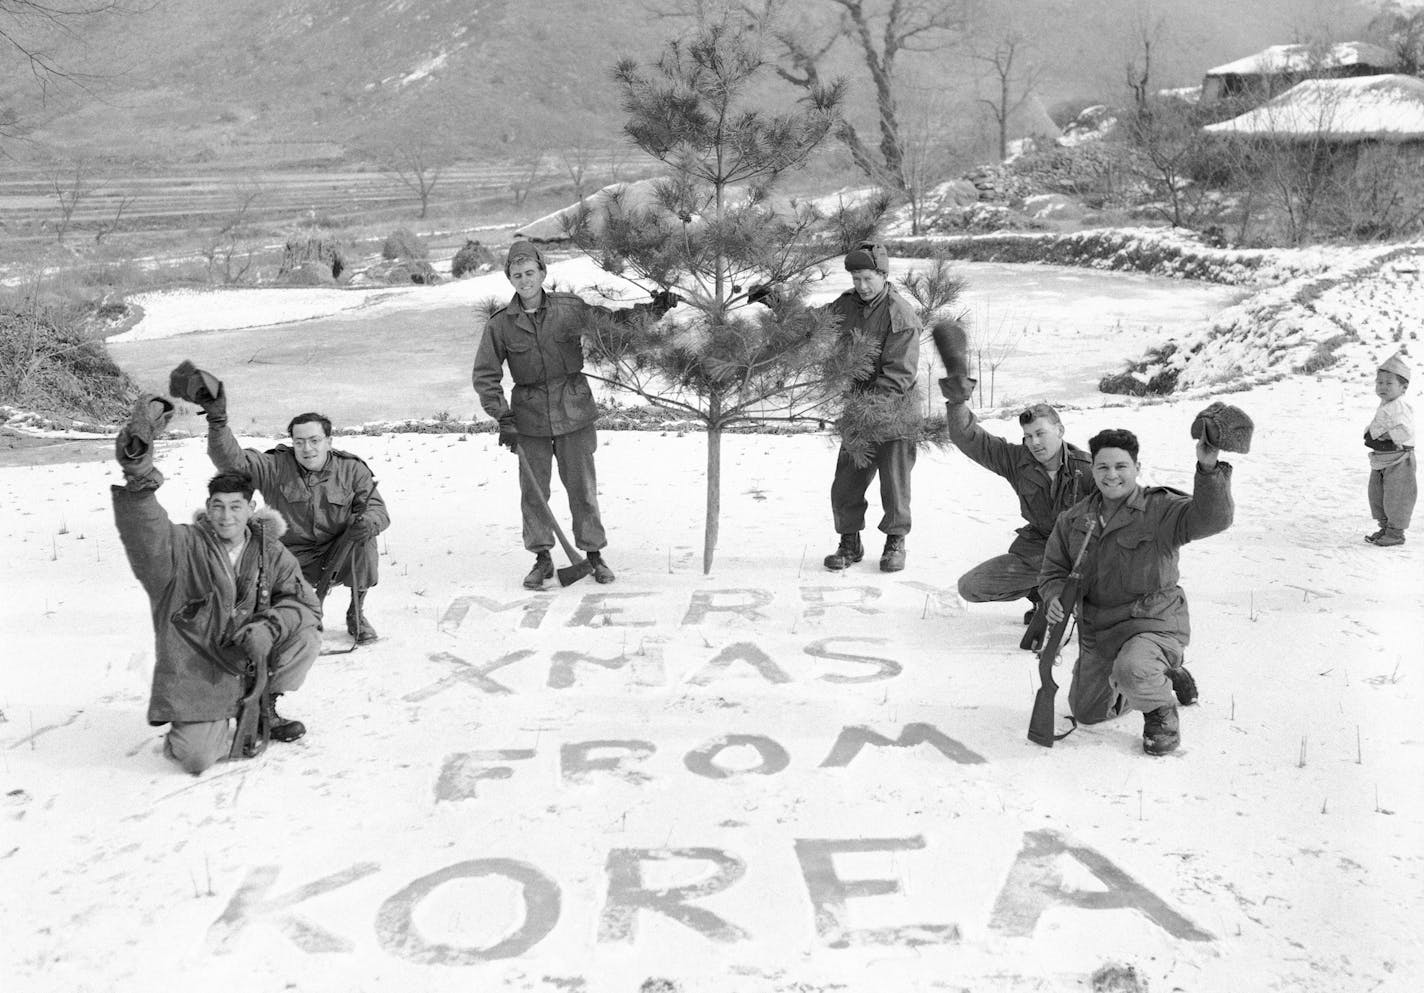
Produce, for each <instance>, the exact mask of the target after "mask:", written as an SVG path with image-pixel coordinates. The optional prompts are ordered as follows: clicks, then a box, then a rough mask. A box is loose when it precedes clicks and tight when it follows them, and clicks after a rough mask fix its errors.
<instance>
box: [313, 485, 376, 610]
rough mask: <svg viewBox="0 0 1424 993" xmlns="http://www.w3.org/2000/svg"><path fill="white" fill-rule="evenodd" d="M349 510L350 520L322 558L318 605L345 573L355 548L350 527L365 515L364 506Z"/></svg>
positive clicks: (354, 540) (317, 590) (317, 592)
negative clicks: (350, 511)
mask: <svg viewBox="0 0 1424 993" xmlns="http://www.w3.org/2000/svg"><path fill="white" fill-rule="evenodd" d="M351 510H352V513H351V520H350V521H348V522H347V524H346V529H345V530H344V531H342V532H341V534H339V535H338V536H337V538H336V540H335V541H333V542H332V543H331V547H330V548H328V549H327V550H326V555H324V556H322V560H321V572H320V574H319V575H318V576H317V580H316V598H317V601H318V602H319V603H326V595H327V594H328V593H330V592H331V587H332V586H334V585H335V584H336V580H337V579H338V578H339V577H340V576H341V574H342V572H344V571H345V569H346V565H347V563H348V562H350V561H351V556H352V550H353V549H354V548H355V547H356V539H354V538H352V537H351V525H352V524H355V523H356V522H357V521H359V520H360V519H361V516H362V515H363V514H365V513H366V506H365V504H363V503H356V504H353V505H352V507H351ZM354 581H355V580H354V577H353V582H354ZM353 588H354V587H353Z"/></svg>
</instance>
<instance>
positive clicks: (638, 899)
mask: <svg viewBox="0 0 1424 993" xmlns="http://www.w3.org/2000/svg"><path fill="white" fill-rule="evenodd" d="M925 847H926V846H925V840H924V838H923V836H920V835H913V836H910V837H903V838H798V839H796V840H795V842H794V844H793V852H794V855H795V858H796V861H797V863H798V866H799V868H800V872H801V878H802V880H803V881H804V883H805V887H806V896H807V897H808V898H809V903H810V911H811V913H810V918H809V924H810V926H811V928H813V929H814V935H815V940H816V942H817V943H818V944H819V945H820V946H823V947H826V948H834V949H838V948H850V947H855V946H867V945H869V946H876V945H879V946H923V945H932V944H951V943H954V942H958V941H959V940H960V928H959V925H958V924H957V923H954V922H936V923H904V924H890V925H886V926H881V927H873V928H857V927H852V926H851V925H850V923H848V921H849V915H848V912H847V905H848V903H849V902H850V901H851V900H864V899H871V898H874V897H880V896H886V895H889V894H895V893H901V892H902V889H901V885H900V880H899V879H895V878H879V879H876V878H870V879H865V878H860V879H846V878H843V877H842V876H841V875H840V872H839V870H838V869H837V866H836V858H837V856H840V855H851V856H857V855H864V854H865V853H872V852H884V853H899V852H915V851H921V850H923V849H925ZM967 855H968V857H970V858H974V857H976V856H975V855H974V853H967ZM1065 860H1072V861H1074V862H1076V863H1078V865H1079V866H1080V867H1081V868H1082V869H1084V870H1086V871H1087V872H1088V873H1089V874H1090V875H1091V876H1092V877H1093V878H1094V879H1095V880H1096V881H1097V883H1098V884H1099V885H1100V886H1101V888H1100V889H1092V890H1083V889H1077V888H1073V887H1070V886H1067V885H1065V883H1064V881H1063V876H1062V873H1061V871H1060V866H1061V865H1062V864H1063V862H1064V861H1065ZM906 861H909V860H906ZM670 862H679V863H688V862H691V863H704V864H705V865H706V866H707V869H706V871H705V872H704V873H703V874H702V875H701V876H700V878H697V879H696V880H694V881H692V882H689V883H685V884H682V885H673V886H655V885H651V884H650V883H649V881H648V879H647V878H646V875H645V868H647V867H657V866H662V865H666V864H667V863H670ZM897 864H899V860H898V859H897ZM604 869H605V876H606V879H607V884H606V887H605V888H604V890H603V903H602V907H601V909H600V911H599V913H598V928H597V932H596V941H597V942H598V943H599V944H601V945H629V944H632V943H634V942H635V941H636V939H637V937H638V933H639V924H640V921H642V920H643V919H644V918H645V917H648V916H657V917H661V918H665V919H667V920H669V921H674V922H676V923H677V924H680V925H682V926H684V927H687V928H690V929H691V930H693V931H695V932H697V933H698V934H700V935H702V936H703V937H704V938H706V939H707V940H708V941H711V942H714V943H716V944H735V943H738V942H746V941H751V940H754V939H753V936H752V934H751V933H750V932H749V931H748V930H747V929H746V928H745V927H743V926H742V925H740V924H738V923H737V921H736V920H735V919H733V918H732V917H730V916H724V914H723V913H719V912H717V911H713V910H709V909H708V908H706V907H703V906H698V905H697V903H698V902H699V901H703V900H705V899H706V898H708V897H711V896H713V895H715V894H719V893H722V892H724V891H726V890H729V889H731V888H732V887H733V886H735V885H737V884H738V883H740V882H741V881H742V880H743V879H745V878H747V876H748V871H747V870H748V867H747V863H746V861H744V860H743V859H742V858H740V857H739V856H737V855H736V854H734V853H732V852H728V851H725V850H723V849H720V848H712V847H684V848H614V849H612V850H610V851H609V853H608V858H607V861H606V862H605V865H604ZM378 871H380V866H378V865H377V864H375V863H371V862H364V863H360V864H357V865H354V866H352V867H350V868H349V869H346V870H344V871H342V872H339V873H335V874H333V875H331V876H327V877H325V878H323V879H319V880H316V881H315V882H311V883H307V884H305V885H303V886H300V887H298V888H297V889H295V890H292V891H291V892H289V893H286V894H283V895H280V896H274V895H272V894H271V890H272V887H273V885H274V884H275V883H276V881H277V875H278V869H277V867H276V866H260V867H258V868H255V869H252V870H251V871H250V872H249V873H248V876H247V879H246V880H245V881H244V882H243V884H242V886H241V887H240V888H239V889H238V891H237V893H235V894H234V895H233V897H232V899H231V901H229V903H228V906H227V908H226V910H224V911H223V913H222V916H220V917H219V918H218V919H217V920H216V921H215V922H213V924H212V925H211V927H209V929H208V946H209V949H210V950H211V951H212V952H213V953H215V954H219V955H221V954H226V953H231V952H235V951H236V950H237V943H238V938H239V937H240V936H241V935H242V934H243V933H244V932H245V931H246V930H247V929H248V928H249V927H251V926H253V925H256V924H259V923H263V924H267V925H269V926H272V927H275V928H276V929H277V930H278V931H279V932H280V933H281V934H283V935H284V936H285V937H286V938H287V939H288V940H290V941H291V942H292V943H293V944H295V945H297V947H299V948H301V949H302V950H303V951H305V952H307V953H309V954H319V953H338V954H351V953H354V952H355V951H356V946H355V944H354V943H353V942H352V941H351V940H350V939H348V938H346V937H343V936H342V935H339V934H335V933H333V932H332V931H329V930H328V929H326V928H325V927H323V926H321V925H320V924H318V923H316V922H314V921H313V920H311V919H310V918H308V917H304V916H302V915H301V914H299V913H298V912H297V911H296V909H295V908H296V906H297V905H298V904H301V903H303V902H305V901H307V900H310V899H313V898H314V897H318V896H322V895H324V894H327V893H330V892H332V891H334V890H338V889H341V888H343V887H346V886H349V885H351V884H352V883H355V882H356V881H358V880H360V879H363V878H365V877H367V876H369V875H372V874H373V873H376V872H378ZM651 875H654V876H657V877H658V878H663V879H666V878H667V876H666V873H665V872H663V871H654V872H652V873H651ZM769 878H776V879H779V878H780V876H779V875H776V876H771V877H769ZM486 879H493V880H497V881H503V884H504V885H505V886H508V884H510V883H512V884H513V886H514V888H515V889H516V890H517V893H518V897H517V900H518V902H519V903H520V904H521V909H522V914H521V915H520V916H519V923H518V925H517V926H516V927H515V928H514V930H513V931H512V932H509V933H505V934H503V935H502V936H500V937H499V939H498V940H496V941H493V942H491V943H489V944H483V945H481V944H475V943H470V944H453V943H450V942H442V941H434V940H431V938H430V937H428V936H427V935H426V934H424V933H423V932H422V930H421V928H420V925H419V923H418V921H419V920H420V919H421V913H420V911H421V908H422V906H423V905H426V904H427V901H430V903H431V905H434V904H436V903H438V898H437V899H436V900H432V897H434V896H435V894H437V893H438V892H439V891H440V890H441V889H442V888H443V887H446V886H448V885H450V884H463V885H466V886H468V885H469V884H470V881H472V880H486ZM786 895H787V894H785V893H784V892H783V891H782V890H781V889H779V888H777V887H768V888H767V889H765V890H762V891H758V893H757V896H756V899H757V900H758V902H761V901H764V900H766V899H776V898H778V897H784V896H786ZM563 904H564V893H563V889H562V888H561V887H560V886H559V883H558V882H557V881H556V880H555V879H554V878H553V877H552V876H550V875H549V874H548V873H546V872H544V871H543V870H542V869H540V868H539V867H538V866H535V865H533V864H531V863H529V862H525V861H521V860H518V859H509V858H479V859H471V860H468V861H463V862H456V863H454V864H452V865H448V866H445V867H444V868H442V869H439V870H437V871H435V872H432V873H429V874H428V875H424V876H421V877H420V878H418V879H415V880H413V881H412V882H410V883H409V884H407V885H405V886H403V887H401V888H400V889H399V890H397V891H396V892H395V893H393V894H392V895H391V896H389V897H387V898H386V899H385V900H384V901H383V902H382V904H381V906H380V907H379V909H378V910H377V911H376V921H375V930H376V938H377V941H378V942H379V943H380V946H381V948H383V949H384V950H385V951H386V952H388V953H389V954H392V955H395V956H399V957H400V958H403V959H407V960H409V961H411V962H416V963H420V964H422V965H441V966H469V965H477V964H479V963H482V962H490V961H494V960H498V959H509V958H514V957H516V956H519V955H523V954H525V953H526V952H528V951H530V950H531V949H533V948H534V947H535V946H536V945H538V944H539V943H540V942H541V941H543V940H544V939H545V938H547V937H548V936H549V935H550V934H551V933H552V932H553V931H554V929H555V928H556V927H557V926H558V924H559V921H560V918H561V916H562V912H563ZM460 905H461V907H462V908H464V910H463V912H464V913H467V914H476V915H478V914H480V913H481V911H485V912H486V913H488V914H489V915H490V916H491V917H492V918H493V920H492V921H483V920H482V921H481V923H482V924H490V923H492V924H494V925H496V926H499V925H502V924H503V923H504V921H505V916H506V915H505V914H504V912H503V911H502V910H501V909H498V908H495V907H494V906H493V904H491V903H488V902H486V901H481V900H470V899H468V898H465V899H463V900H462V901H461V903H460ZM795 905H796V906H797V907H798V909H799V908H800V907H803V906H804V904H801V903H800V902H799V900H798V901H796V904H795ZM719 906H725V904H719ZM1055 907H1067V908H1071V909H1074V910H1080V911H1100V910H1131V911H1135V912H1137V913H1139V914H1141V915H1143V916H1144V917H1146V918H1147V919H1148V920H1150V921H1151V922H1153V923H1154V924H1156V925H1157V926H1158V927H1160V928H1161V929H1162V930H1164V931H1166V932H1167V933H1168V934H1170V935H1171V936H1172V937H1174V938H1177V939H1179V940H1183V941H1211V940H1212V936H1211V934H1209V933H1208V932H1206V931H1204V930H1202V929H1201V928H1199V927H1198V926H1197V925H1195V924H1193V923H1192V922H1191V921H1190V920H1188V919H1187V918H1186V917H1184V916H1183V915H1182V914H1180V913H1179V912H1177V911H1176V910H1174V909H1173V908H1172V907H1171V906H1169V905H1168V904H1167V902H1166V901H1165V900H1163V899H1162V898H1161V897H1159V896H1157V895H1156V894H1155V893H1153V892H1152V891H1151V890H1149V889H1148V888H1147V887H1145V886H1143V885H1142V884H1141V883H1139V882H1138V881H1137V880H1135V879H1134V878H1132V876H1130V875H1128V873H1127V872H1125V871H1124V870H1123V869H1121V868H1120V867H1119V866H1117V865H1116V864H1115V863H1114V862H1112V860H1110V859H1108V858H1107V857H1106V856H1104V855H1103V854H1101V853H1100V852H1098V851H1096V850H1095V849H1092V848H1089V847H1087V846H1084V845H1075V844H1072V843H1070V842H1068V841H1067V840H1065V839H1064V838H1063V837H1062V836H1060V835H1059V834H1058V833H1056V832H1054V831H1029V832H1027V833H1025V835H1024V841H1023V846H1022V847H1021V848H1020V850H1019V852H1018V855H1017V856H1016V857H1015V859H1014V862H1013V865H1011V866H1010V867H1009V870H1008V874H1007V877H1006V878H1005V881H1004V883H1003V886H1002V887H1001V888H1000V890H999V894H998V897H997V898H996V899H995V901H994V907H993V910H992V912H991V914H990V918H989V930H991V931H994V932H997V933H999V934H1000V935H1002V936H1005V937H1013V938H1031V937H1032V936H1033V933H1034V930H1035V928H1036V927H1037V925H1038V922H1039V920H1040V919H1041V918H1042V917H1043V915H1044V913H1045V912H1047V911H1048V910H1050V909H1052V908H1055ZM728 913H730V912H728ZM807 933H808V936H809V934H810V933H811V932H810V931H809V930H808V932H807Z"/></svg>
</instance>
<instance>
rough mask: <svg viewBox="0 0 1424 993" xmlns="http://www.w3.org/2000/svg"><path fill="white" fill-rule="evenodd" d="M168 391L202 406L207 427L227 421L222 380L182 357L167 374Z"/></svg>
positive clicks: (225, 399) (216, 425)
mask: <svg viewBox="0 0 1424 993" xmlns="http://www.w3.org/2000/svg"><path fill="white" fill-rule="evenodd" d="M168 392H169V393H172V394H173V395H174V396H177V397H182V398H183V399H184V400H187V401H188V402H189V403H196V404H197V405H198V406H200V407H202V408H203V415H204V416H205V417H207V419H208V426H209V427H221V426H222V425H224V424H226V423H227V394H226V393H225V392H224V390H223V384H222V381H221V380H219V379H218V378H217V377H216V376H214V375H213V374H212V373H210V372H204V371H203V370H202V369H199V368H197V367H196V366H195V365H193V363H192V362H190V361H189V360H188V359H184V360H183V361H182V362H180V363H178V365H177V366H175V367H174V369H173V371H172V372H170V373H169V374H168Z"/></svg>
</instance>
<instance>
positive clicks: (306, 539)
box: [169, 362, 391, 644]
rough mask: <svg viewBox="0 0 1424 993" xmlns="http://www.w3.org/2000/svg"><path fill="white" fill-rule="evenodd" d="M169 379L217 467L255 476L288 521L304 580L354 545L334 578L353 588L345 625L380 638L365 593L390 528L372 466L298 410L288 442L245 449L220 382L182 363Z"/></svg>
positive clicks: (320, 420) (358, 634)
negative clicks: (343, 546)
mask: <svg viewBox="0 0 1424 993" xmlns="http://www.w3.org/2000/svg"><path fill="white" fill-rule="evenodd" d="M169 384H170V388H172V389H173V391H174V393H175V394H177V395H180V396H182V397H183V398H184V399H186V400H189V401H191V402H193V403H197V404H199V405H200V406H201V407H202V408H203V413H204V414H205V415H206V416H207V419H208V457H209V458H210V459H212V461H213V465H214V466H216V467H217V470H218V471H219V472H241V473H245V474H247V475H248V476H251V477H252V480H253V482H254V483H255V484H256V487H257V489H258V491H259V492H260V493H261V494H262V499H263V500H264V501H265V502H266V503H267V504H268V505H269V506H271V507H273V508H275V509H276V510H277V511H278V512H279V513H280V514H281V515H282V516H283V517H284V518H285V519H286V521H287V525H288V527H287V531H286V533H285V534H284V535H283V536H282V544H284V545H286V546H287V549H288V550H289V551H291V553H292V554H293V555H294V556H296V559H297V562H298V563H300V565H301V568H302V575H304V576H305V577H306V579H307V582H309V583H312V584H316V583H317V582H319V580H320V579H321V575H322V569H323V566H324V565H325V564H326V562H327V561H328V560H327V556H328V554H329V553H331V552H332V551H333V549H334V548H335V546H336V544H337V542H338V539H341V540H344V541H349V542H354V543H355V549H354V550H355V554H353V555H352V556H351V557H350V559H349V560H348V564H347V565H346V566H344V567H343V568H342V569H341V571H340V572H339V573H338V574H337V575H336V576H335V578H334V580H333V581H334V582H335V583H338V584H340V585H343V586H349V587H351V605H350V606H349V607H348V608H347V609H346V630H347V631H348V632H349V633H350V634H351V636H352V637H353V638H355V639H356V641H357V643H359V644H367V643H369V642H372V641H375V640H376V629H375V628H373V627H372V626H371V622H370V621H368V620H366V614H365V597H366V591H367V590H369V589H370V588H371V587H373V586H375V585H376V583H377V581H378V579H379V569H378V561H379V558H380V550H379V548H378V547H377V543H376V536H377V535H378V534H380V533H381V532H382V531H384V530H385V529H386V528H388V527H390V523H391V518H390V515H389V514H388V513H387V512H386V502H385V501H384V500H383V499H381V494H380V491H379V490H378V489H377V488H376V478H375V476H374V475H372V473H371V469H370V467H369V466H367V465H366V463H365V462H364V461H363V460H362V459H361V458H360V457H359V456H357V455H353V454H351V453H350V452H345V451H342V450H341V449H338V448H332V447H331V421H330V420H328V419H327V418H325V417H323V416H322V415H321V414H317V413H312V412H308V413H305V414H298V415H297V416H296V417H294V418H292V420H291V422H290V423H289V424H288V425H287V434H288V435H289V436H290V437H291V439H292V444H291V445H290V446H287V445H277V446H276V447H274V448H271V449H269V450H268V451H266V452H259V451H257V450H256V449H252V448H246V449H245V448H243V447H242V446H241V445H239V444H238V443H237V438H236V437H234V436H233V433H232V431H231V430H230V429H229V428H228V426H227V395H226V393H225V391H224V390H223V385H222V383H221V382H219V381H218V380H217V379H216V378H215V377H213V376H212V375H210V374H208V373H206V372H203V371H202V370H201V369H194V368H193V366H192V364H191V363H187V362H185V363H183V364H181V365H179V366H178V368H176V369H174V370H173V373H172V375H171V376H170V380H169Z"/></svg>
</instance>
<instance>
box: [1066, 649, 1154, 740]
mask: <svg viewBox="0 0 1424 993" xmlns="http://www.w3.org/2000/svg"><path fill="white" fill-rule="evenodd" d="M1181 664H1182V645H1181V642H1179V641H1178V640H1177V639H1176V638H1174V637H1172V636H1171V635H1167V634H1159V633H1158V632H1155V631H1145V632H1143V633H1142V634H1135V635H1133V636H1132V637H1131V638H1128V639H1127V641H1125V642H1123V645H1122V648H1121V649H1120V650H1119V651H1118V653H1117V656H1116V657H1115V658H1104V657H1103V656H1101V655H1099V654H1098V651H1097V644H1096V641H1095V639H1094V638H1093V635H1092V632H1090V631H1087V630H1085V629H1084V628H1082V627H1080V628H1078V661H1077V662H1075V663H1074V664H1073V682H1072V684H1071V685H1070V686H1069V687H1068V709H1069V710H1070V711H1071V712H1072V714H1073V717H1074V718H1076V719H1077V721H1078V723H1079V724H1097V723H1099V722H1101V721H1105V720H1107V719H1109V718H1111V717H1116V716H1117V715H1118V714H1121V713H1123V712H1124V711H1127V710H1141V711H1143V712H1146V711H1149V710H1156V709H1157V708H1158V707H1165V706H1168V705H1175V704H1176V702H1177V699H1176V697H1175V696H1173V695H1172V680H1171V678H1170V677H1168V675H1167V670H1168V669H1172V668H1176V667H1177V666H1179V665H1181Z"/></svg>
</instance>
